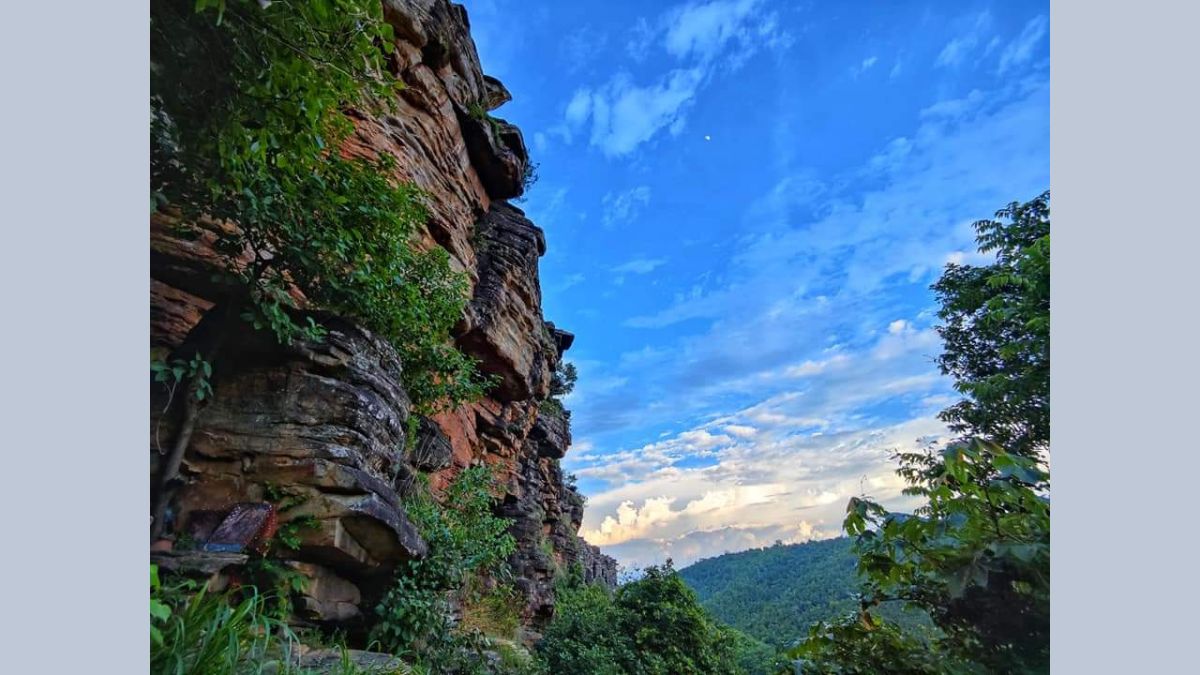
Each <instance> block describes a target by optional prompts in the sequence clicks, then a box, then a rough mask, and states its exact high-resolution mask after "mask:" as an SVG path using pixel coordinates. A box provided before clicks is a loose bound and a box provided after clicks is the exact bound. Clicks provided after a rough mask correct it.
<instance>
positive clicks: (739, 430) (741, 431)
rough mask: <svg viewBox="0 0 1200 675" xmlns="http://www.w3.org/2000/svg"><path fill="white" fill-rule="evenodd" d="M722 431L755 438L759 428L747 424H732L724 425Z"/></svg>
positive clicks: (740, 436)
mask: <svg viewBox="0 0 1200 675" xmlns="http://www.w3.org/2000/svg"><path fill="white" fill-rule="evenodd" d="M722 431H724V432H725V433H727V434H732V435H734V436H737V437H738V438H754V437H755V436H756V435H757V434H758V429H755V428H754V427H752V426H748V425H745V424H730V425H728V426H726V427H724V428H723V429H722Z"/></svg>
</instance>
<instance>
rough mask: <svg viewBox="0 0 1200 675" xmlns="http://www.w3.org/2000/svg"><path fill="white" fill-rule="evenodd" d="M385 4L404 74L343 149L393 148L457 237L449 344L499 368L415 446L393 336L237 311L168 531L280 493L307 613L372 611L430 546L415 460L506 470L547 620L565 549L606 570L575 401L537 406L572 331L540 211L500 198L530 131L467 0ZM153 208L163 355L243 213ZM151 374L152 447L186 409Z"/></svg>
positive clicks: (185, 326)
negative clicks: (461, 275) (288, 337)
mask: <svg viewBox="0 0 1200 675" xmlns="http://www.w3.org/2000/svg"><path fill="white" fill-rule="evenodd" d="M383 5H384V11H385V17H386V19H387V21H388V22H389V23H390V24H391V25H392V26H393V27H394V28H395V29H396V38H397V39H396V49H395V52H394V57H393V58H392V60H391V63H390V67H391V70H392V73H393V75H395V76H396V77H397V78H398V79H399V80H401V81H402V82H403V84H404V88H403V90H402V91H401V92H400V93H399V94H398V96H397V97H396V100H395V101H394V105H393V106H392V107H391V109H390V110H388V111H386V112H382V113H368V112H366V111H362V110H350V111H348V112H347V115H348V116H349V118H350V119H351V121H352V122H353V124H354V132H353V134H352V136H351V138H350V139H349V140H348V142H347V143H346V144H345V145H344V146H343V147H342V148H341V152H342V153H343V154H344V155H346V156H363V157H376V156H379V155H381V154H386V155H390V156H391V157H393V158H394V159H395V160H396V161H395V175H394V178H395V179H396V180H397V181H406V182H411V183H413V184H415V185H416V186H417V187H418V188H420V189H421V190H422V192H423V193H424V195H425V199H426V204H427V207H428V212H429V213H428V220H427V222H426V224H425V225H426V227H425V231H424V232H423V233H422V234H421V237H420V242H419V245H421V246H426V247H432V246H441V247H443V248H444V249H446V250H447V251H448V252H449V254H450V256H451V259H452V262H453V264H454V265H456V266H457V267H458V268H459V269H461V270H463V271H464V272H465V273H466V274H467V275H468V276H469V278H470V280H471V283H472V299H471V302H470V306H469V308H468V310H467V312H466V314H465V316H464V317H463V320H462V321H461V322H460V325H459V326H458V327H457V328H456V336H457V337H456V339H457V341H458V344H459V346H460V347H461V348H462V349H463V350H464V351H466V352H467V353H469V354H470V355H472V356H475V357H476V358H478V359H480V360H481V361H482V363H483V368H484V370H485V371H486V372H488V373H492V374H495V375H497V376H498V377H499V379H500V382H501V383H500V385H499V386H498V387H497V388H496V389H495V390H494V391H492V392H490V393H489V395H488V396H487V397H486V398H483V399H481V400H479V401H476V402H474V403H472V404H470V405H467V406H463V407H462V408H460V409H458V410H454V411H448V412H442V413H439V414H437V415H434V416H432V417H430V418H429V419H428V420H424V421H422V423H421V429H420V433H419V434H418V444H417V446H416V447H413V448H409V447H407V441H406V438H405V422H406V420H407V419H408V416H409V415H410V414H411V411H410V408H411V405H410V402H409V400H408V397H407V395H406V394H405V392H404V390H403V387H402V386H401V373H402V370H401V364H400V363H399V360H398V358H397V357H396V354H395V350H394V349H392V348H391V347H390V346H389V345H387V344H386V343H384V342H383V341H382V340H379V339H378V338H376V337H375V336H373V335H371V334H370V333H369V332H367V331H364V330H362V329H360V328H358V327H356V326H354V324H353V323H352V322H349V321H344V320H340V319H336V318H333V317H323V321H324V323H326V325H327V326H328V327H329V328H330V334H329V337H328V338H327V340H326V341H324V342H323V343H320V344H297V345H294V346H292V347H281V346H279V345H278V344H276V343H275V342H274V340H273V338H271V337H270V336H269V335H265V334H258V335H255V334H252V333H250V332H248V331H246V330H245V326H242V327H241V328H240V329H239V331H238V332H237V335H235V336H234V338H233V339H232V340H231V346H230V347H229V348H228V349H227V352H226V353H228V354H229V355H230V356H229V357H228V358H221V359H219V360H218V364H217V372H216V373H215V374H214V386H215V394H216V396H215V397H214V398H213V399H212V402H211V403H210V404H208V405H207V407H206V408H205V409H204V410H203V412H202V413H201V415H200V418H199V420H198V422H197V428H196V431H195V434H194V436H193V438H192V442H191V445H190V447H189V451H188V453H187V455H186V457H185V461H184V466H183V474H184V479H185V481H186V484H185V485H184V486H183V487H182V488H181V490H180V491H179V493H178V495H177V499H176V500H174V502H173V504H172V510H171V512H170V517H171V518H170V520H171V525H172V528H171V529H172V531H173V533H174V534H175V535H177V536H178V537H179V538H178V539H177V540H176V541H177V543H178V542H181V541H185V540H186V539H189V538H190V539H191V540H194V541H197V542H202V541H204V540H205V539H206V538H207V537H208V536H210V535H211V534H212V532H213V531H214V530H215V529H216V528H217V527H218V526H219V524H220V523H221V521H222V519H223V518H225V517H226V516H227V514H228V512H229V510H230V508H232V506H233V505H234V504H237V503H239V502H261V501H271V502H273V503H278V504H279V523H278V525H279V528H280V530H281V531H283V530H285V528H286V530H287V531H288V532H290V533H291V534H292V535H294V536H295V538H296V540H297V541H298V542H299V548H298V549H297V550H295V551H292V550H291V549H288V548H287V547H286V546H281V545H276V546H274V547H273V549H272V550H273V553H274V554H278V555H282V556H284V557H288V558H291V559H293V562H294V563H295V567H294V568H295V569H296V570H297V571H300V572H302V573H303V574H305V575H306V576H308V577H309V578H310V583H311V582H316V586H315V590H314V587H313V586H310V594H309V595H308V596H305V597H303V598H300V599H298V600H299V601H298V602H297V603H296V604H297V607H299V608H300V612H301V614H302V615H303V616H302V617H301V618H303V619H305V620H311V621H321V622H327V621H332V622H346V621H361V620H364V619H365V618H366V617H369V615H370V608H371V607H372V606H373V603H374V602H375V600H376V599H377V598H378V597H379V595H380V594H381V593H382V591H383V590H384V589H385V588H386V586H387V584H388V583H389V582H390V579H391V575H392V570H393V569H394V568H395V566H396V565H397V564H398V563H400V562H401V561H403V560H406V559H409V558H412V557H418V556H421V555H423V554H424V553H425V543H424V542H423V541H422V540H421V539H420V537H419V536H417V533H416V531H415V529H414V528H413V527H412V525H411V523H409V522H408V520H407V518H406V517H405V515H404V503H403V500H404V495H405V487H406V486H407V485H408V484H410V483H411V480H412V476H413V472H415V471H427V472H430V473H429V475H430V485H431V486H432V487H433V489H434V493H435V495H440V494H442V490H443V489H444V488H445V486H446V485H447V484H448V482H449V481H450V480H452V479H453V477H454V476H455V475H457V473H458V472H459V471H461V470H462V469H463V468H466V467H468V466H472V465H478V464H485V465H488V466H491V467H492V468H493V469H494V470H495V472H496V474H497V478H498V481H499V483H500V491H501V504H500V505H499V506H498V509H499V511H500V512H501V513H503V514H504V515H505V516H506V517H508V518H510V519H511V520H512V523H513V524H512V527H511V531H512V533H513V535H514V536H515V537H516V539H517V543H518V551H517V553H516V554H514V556H513V558H512V560H510V561H509V562H510V563H511V567H512V570H513V573H514V577H515V578H516V579H517V583H518V586H519V588H521V589H522V591H523V592H524V593H525V596H526V600H527V602H526V607H525V617H526V621H527V623H529V624H533V625H539V624H541V623H543V622H544V621H545V620H546V619H548V618H549V616H550V615H551V614H552V612H553V605H554V597H553V588H554V578H555V576H556V574H558V573H559V572H560V571H562V570H564V569H566V567H568V566H570V565H573V564H576V563H578V564H580V565H581V566H582V567H583V569H584V573H585V576H587V577H588V578H589V579H594V580H599V581H603V582H605V583H613V582H615V563H614V562H613V561H612V559H611V558H608V557H607V556H604V555H603V554H601V553H599V551H598V550H597V549H595V548H594V547H589V546H587V545H586V544H585V543H584V542H582V541H581V540H580V539H579V538H578V537H577V535H576V533H577V532H578V529H579V525H580V522H581V521H582V517H583V500H582V498H581V497H580V496H579V495H578V494H577V493H575V491H574V490H573V489H571V488H570V487H569V486H568V485H566V484H565V483H564V479H563V475H562V470H561V468H560V467H559V464H558V458H560V457H562V456H563V454H564V453H565V452H566V451H567V449H568V446H569V444H570V428H569V424H568V422H567V417H566V416H565V415H564V416H562V417H561V419H551V418H550V417H549V416H548V415H543V416H539V414H538V408H539V405H540V401H542V400H544V399H545V397H546V395H547V393H548V388H549V380H550V374H551V373H552V371H553V367H554V366H555V364H556V363H557V362H558V360H559V359H560V358H561V356H562V353H563V352H564V351H565V350H566V349H568V348H569V347H570V346H571V341H572V340H573V338H574V336H573V335H572V334H571V333H569V332H567V331H563V330H561V329H558V328H556V327H555V326H554V325H553V324H547V323H546V322H544V317H543V316H542V309H541V289H540V281H539V277H538V260H539V257H540V256H541V255H542V254H543V253H544V252H545V249H546V242H545V239H544V235H543V233H542V231H541V229H540V228H538V227H537V226H536V225H534V224H533V223H531V222H530V221H529V220H528V219H526V218H525V215H524V213H522V212H521V211H520V209H517V208H515V207H513V206H510V205H508V204H507V203H505V202H503V201H502V200H503V199H506V198H511V197H514V196H517V195H519V194H520V193H521V190H522V189H523V186H522V179H523V177H524V173H525V166H526V165H527V163H528V161H529V159H528V157H527V153H526V149H525V146H524V141H523V139H522V138H521V134H520V130H518V129H517V128H516V127H515V126H512V125H510V124H508V123H507V122H504V121H503V120H500V119H497V118H493V117H491V116H490V115H487V114H486V113H487V112H488V111H491V110H494V109H496V108H497V107H498V106H500V105H503V103H505V102H506V101H508V100H509V99H510V98H511V94H510V93H509V92H508V90H507V89H506V88H505V87H504V85H503V84H502V83H500V82H499V81H497V80H495V79H494V78H490V77H487V76H485V75H484V74H483V72H482V69H481V68H480V65H479V57H478V54H477V53H476V50H475V45H474V43H473V41H472V40H471V37H470V26H469V23H468V20H467V16H466V12H465V10H463V8H462V7H460V6H458V5H455V4H452V3H450V2H448V1H447V0H384V2H383ZM150 225H151V228H150V229H151V242H150V243H151V274H152V277H153V278H152V286H151V344H152V346H153V347H154V348H155V349H156V350H157V351H158V352H159V353H160V354H162V353H166V352H168V351H171V350H179V349H181V348H185V346H186V345H187V344H188V343H189V340H195V339H196V337H197V335H198V334H199V333H200V332H202V331H203V330H204V328H205V325H206V324H211V323H212V316H213V310H214V303H215V304H216V306H217V307H218V308H219V306H220V304H221V303H223V302H225V301H226V296H227V295H228V293H229V290H230V288H231V287H230V285H229V284H227V283H225V282H223V281H222V280H221V277H220V276H219V275H215V274H214V273H215V272H219V271H220V270H221V269H222V265H223V263H224V262H225V261H223V260H222V258H221V257H220V256H218V255H217V254H216V253H215V251H214V249H213V243H214V242H215V241H216V239H217V237H218V233H220V232H222V231H228V230H229V229H230V228H233V227H235V225H233V224H229V223H215V222H209V221H204V220H202V221H201V222H200V223H197V224H194V225H188V226H181V225H180V223H179V218H178V215H177V214H172V213H169V212H157V213H155V214H153V215H152V217H151V223H150ZM249 258H250V256H249V254H248V252H247V253H246V254H245V255H243V257H242V259H241V263H244V262H245V261H246V260H248V259H249ZM234 264H235V266H236V265H237V264H239V263H238V262H237V261H235V263H234ZM297 300H298V301H299V303H300V304H301V305H303V298H302V297H299V296H297ZM206 315H207V316H208V317H209V318H207V319H206V318H204V317H205V316H206ZM154 391H155V398H154V400H153V401H152V411H151V427H152V434H151V444H152V446H155V445H162V444H164V443H167V442H169V440H170V439H171V438H172V437H173V432H174V430H175V425H176V424H177V423H178V420H177V415H178V411H175V410H173V411H172V413H171V414H167V415H165V416H164V415H163V414H162V410H163V404H164V403H165V400H164V398H163V397H164V395H165V391H164V390H163V389H162V387H161V386H159V385H156V386H155V390H154ZM155 439H158V440H157V441H156V440H155ZM155 450H156V448H154V447H152V450H151V460H152V467H154V466H157V463H158V460H159V458H160V455H159V453H158V452H156V451H155ZM285 503H286V505H285ZM301 524H303V525H304V526H303V527H301V526H300V525H301ZM155 555H156V556H159V557H162V556H166V555H173V556H175V558H172V559H171V561H170V562H164V565H175V566H177V567H180V566H186V565H193V566H200V567H203V568H204V569H205V570H207V569H209V568H210V567H212V566H213V565H217V566H220V567H221V569H218V570H216V573H218V576H220V574H219V573H220V572H221V571H222V570H223V569H224V567H223V566H224V565H225V561H223V560H217V561H214V560H206V561H197V560H191V561H190V562H180V561H181V560H184V559H185V557H186V555H188V554H187V552H179V551H172V552H170V553H156V554H155ZM208 555H217V554H208ZM163 560H164V561H166V560H167V559H166V558H163ZM200 573H203V572H200ZM210 573H211V572H210Z"/></svg>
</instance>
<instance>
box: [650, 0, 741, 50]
mask: <svg viewBox="0 0 1200 675" xmlns="http://www.w3.org/2000/svg"><path fill="white" fill-rule="evenodd" d="M761 4H762V2H761V1H760V0H716V1H715V2H693V3H690V4H688V5H685V6H683V7H680V8H678V9H674V10H671V11H669V12H668V13H667V15H666V16H665V24H666V26H667V29H666V40H665V46H666V50H667V53H668V54H670V55H672V56H674V57H675V58H678V59H683V58H685V57H689V56H690V57H693V58H695V59H698V60H700V61H711V60H712V59H714V58H716V57H717V55H719V54H720V53H721V52H722V51H723V50H724V48H725V47H726V46H727V45H729V43H731V42H733V41H739V42H743V43H746V42H749V41H750V40H751V39H752V37H753V35H754V26H753V25H751V22H750V21H749V19H750V18H751V17H752V16H753V15H754V12H755V10H757V9H759V7H760V6H761Z"/></svg>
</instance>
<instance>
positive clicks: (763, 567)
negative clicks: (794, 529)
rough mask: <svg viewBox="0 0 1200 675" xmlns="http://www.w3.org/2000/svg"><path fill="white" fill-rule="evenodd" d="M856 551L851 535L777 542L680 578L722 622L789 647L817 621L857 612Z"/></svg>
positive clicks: (696, 566)
mask: <svg viewBox="0 0 1200 675" xmlns="http://www.w3.org/2000/svg"><path fill="white" fill-rule="evenodd" d="M852 547H853V542H852V541H851V540H850V539H848V538H846V537H839V538H836V539H826V540H822V541H810V542H806V543H803V544H788V545H783V544H777V545H775V546H770V547H767V548H760V549H751V550H748V551H742V552H740V553H726V554H724V555H720V556H717V557H715V558H708V559H706V560H701V561H699V562H696V563H693V564H692V565H689V566H687V567H685V568H683V569H681V570H679V574H680V576H682V577H683V580H684V581H685V582H687V584H688V585H689V586H691V587H692V589H693V590H695V591H696V595H697V596H699V598H700V603H701V604H702V605H703V606H704V607H705V609H707V610H708V611H710V612H712V614H713V615H714V616H716V617H717V618H718V619H720V620H721V621H722V622H724V623H726V624H729V625H730V626H733V627H734V628H737V629H738V630H741V631H743V632H745V633H747V634H748V635H751V636H753V637H756V638H758V639H759V640H762V641H764V642H766V643H768V644H771V645H774V646H776V647H786V646H789V645H790V644H791V643H792V642H794V641H795V640H797V639H798V638H800V637H803V636H804V635H806V634H807V632H808V627H809V625H810V624H812V623H813V622H815V621H819V620H822V619H830V618H833V617H836V616H839V615H841V614H844V613H846V612H847V611H850V610H851V609H853V608H854V606H855V602H854V592H855V590H856V588H857V584H858V578H857V575H856V573H855V569H854V568H855V564H856V562H857V559H856V558H855V556H854V552H853V549H852Z"/></svg>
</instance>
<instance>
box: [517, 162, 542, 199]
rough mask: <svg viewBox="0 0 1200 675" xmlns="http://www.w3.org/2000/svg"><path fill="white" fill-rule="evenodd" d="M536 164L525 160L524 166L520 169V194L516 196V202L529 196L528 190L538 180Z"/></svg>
mask: <svg viewBox="0 0 1200 675" xmlns="http://www.w3.org/2000/svg"><path fill="white" fill-rule="evenodd" d="M538 166H539V165H538V164H535V163H533V162H529V161H526V162H525V166H524V167H523V168H522V169H521V196H520V197H518V198H517V201H518V202H523V201H525V200H526V199H528V198H529V191H530V190H532V189H533V186H534V185H535V184H537V182H538Z"/></svg>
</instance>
